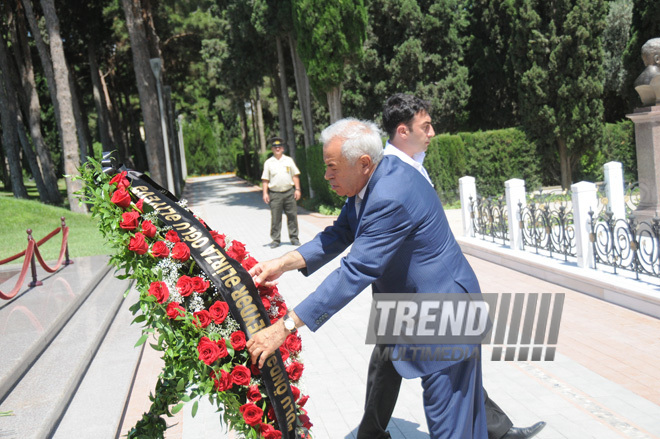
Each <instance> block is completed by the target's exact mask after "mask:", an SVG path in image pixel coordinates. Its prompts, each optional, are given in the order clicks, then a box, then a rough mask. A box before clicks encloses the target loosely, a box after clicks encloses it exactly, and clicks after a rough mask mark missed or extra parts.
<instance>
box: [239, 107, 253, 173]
mask: <svg viewBox="0 0 660 439" xmlns="http://www.w3.org/2000/svg"><path fill="white" fill-rule="evenodd" d="M238 116H239V118H240V120H241V140H242V141H243V163H244V165H245V175H247V176H248V177H252V171H251V169H250V137H249V136H250V130H249V128H248V122H247V115H246V114H245V105H244V104H243V102H239V103H238Z"/></svg>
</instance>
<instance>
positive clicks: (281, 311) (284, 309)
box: [277, 302, 288, 317]
mask: <svg viewBox="0 0 660 439" xmlns="http://www.w3.org/2000/svg"><path fill="white" fill-rule="evenodd" d="M279 307H280V308H279V309H278V310H277V317H284V314H286V312H287V311H288V309H287V307H286V303H284V302H280V303H279Z"/></svg>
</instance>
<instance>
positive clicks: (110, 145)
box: [87, 41, 120, 160]
mask: <svg viewBox="0 0 660 439" xmlns="http://www.w3.org/2000/svg"><path fill="white" fill-rule="evenodd" d="M87 59H88V60H89V73H90V76H91V79H92V93H93V95H94V107H96V114H97V115H98V119H97V125H98V129H99V138H100V139H101V145H102V148H103V151H113V152H114V153H115V154H114V155H115V158H116V159H118V160H120V157H118V156H117V145H116V144H115V142H113V140H112V132H111V130H110V124H109V122H108V109H107V107H106V105H105V95H104V94H103V92H102V89H103V86H102V85H101V75H100V74H99V66H98V64H97V63H96V47H95V45H94V43H93V42H92V41H90V42H89V45H88V46H87Z"/></svg>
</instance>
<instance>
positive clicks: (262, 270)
mask: <svg viewBox="0 0 660 439" xmlns="http://www.w3.org/2000/svg"><path fill="white" fill-rule="evenodd" d="M305 266H306V263H305V259H303V257H302V255H301V254H300V253H298V252H297V251H296V250H294V251H291V252H289V253H287V254H285V255H284V256H280V257H279V258H276V259H271V260H270V261H265V262H259V263H258V264H257V265H255V266H254V267H252V268H251V269H250V271H248V273H250V276H252V280H253V281H254V283H255V284H256V285H264V286H267V287H271V286H273V285H277V282H275V281H276V280H277V279H278V278H279V277H280V276H282V273H284V272H286V271H289V270H298V269H300V268H304V267H305Z"/></svg>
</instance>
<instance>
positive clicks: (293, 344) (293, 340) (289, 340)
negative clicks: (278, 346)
mask: <svg viewBox="0 0 660 439" xmlns="http://www.w3.org/2000/svg"><path fill="white" fill-rule="evenodd" d="M284 346H286V348H287V349H288V350H289V352H291V353H292V354H293V355H296V354H297V353H298V352H300V348H301V347H302V341H301V340H300V337H298V334H289V335H287V337H286V340H284Z"/></svg>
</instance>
